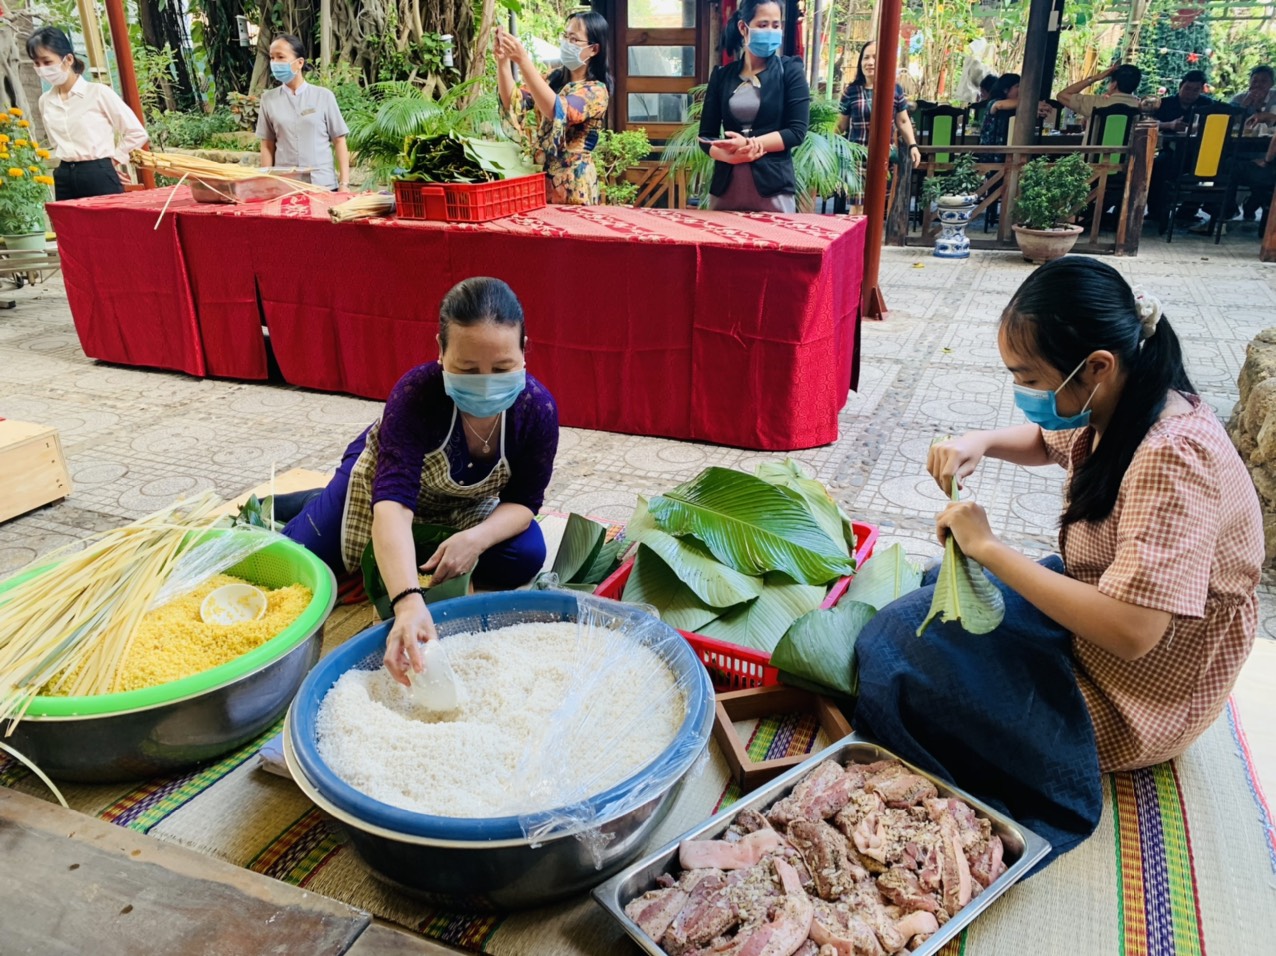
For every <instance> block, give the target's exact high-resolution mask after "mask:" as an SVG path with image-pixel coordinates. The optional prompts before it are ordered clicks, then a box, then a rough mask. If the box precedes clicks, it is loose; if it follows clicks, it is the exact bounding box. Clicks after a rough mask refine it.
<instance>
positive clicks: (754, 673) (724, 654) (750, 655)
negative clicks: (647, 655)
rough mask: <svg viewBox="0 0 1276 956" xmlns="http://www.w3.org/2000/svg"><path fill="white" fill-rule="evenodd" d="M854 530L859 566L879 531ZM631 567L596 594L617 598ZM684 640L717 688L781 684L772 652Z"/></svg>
mask: <svg viewBox="0 0 1276 956" xmlns="http://www.w3.org/2000/svg"><path fill="white" fill-rule="evenodd" d="M851 528H852V530H854V532H855V567H856V568H857V569H858V568H862V567H864V563H865V562H866V561H867V560H868V559H869V558H871V557H872V556H873V548H875V547H876V546H877V535H878V530H877V528H876V527H875V526H874V525H871V524H862V523H861V522H859V521H853V522H851ZM633 569H634V562H633V559H632V558H630V559H629V560H628V561H626V562H625V563H624V564H622V565H621V566H620V567H619V568H617V569H616V572H615V573H614V574H613V575H612V576H611V577H609V578H608V579H607V580H606V581H604V582H603V583H602V584H600V585H598V588H597V589H596V590H595V591H594V593H595V594H596V595H598V596H599V597H605V598H611V599H613V600H616V601H619V600H620V598H621V595H622V594H623V593H624V591H625V584H626V583H627V582H628V581H629V574H630V572H632V571H633ZM850 586H851V579H850V578H841V579H839V580H838V582H837V583H836V584H834V585H833V587H832V588H831V589H830V590H829V593H828V595H827V596H826V597H825V598H824V603H823V604H821V605H820V607H822V608H830V607H833V606H834V605H836V604H837V602H838V601H840V600H841V599H842V595H844V594H845V593H846V589H847V588H848V587H850ZM678 633H679V634H681V635H682V636H683V637H684V638H686V639H687V643H688V644H690V645H691V646H692V648H694V649H695V652H696V653H697V654H698V655H699V656H700V660H701V662H702V663H703V664H704V666H705V667H706V668H707V669H708V671H709V676H710V677H711V678H713V686H714V687H715V688H717V689H718V690H744V689H746V688H749V687H773V686H774V685H776V684H778V683H780V671H779V669H778V668H775V667H772V666H771V655H770V654H768V653H767V652H766V651H759V650H756V649H754V648H752V647H741V646H740V645H739V644H730V643H728V642H726V641H719V640H715V639H714V638H712V637H704V636H702V635H700V634H694V633H692V632H691V631H679V632H678Z"/></svg>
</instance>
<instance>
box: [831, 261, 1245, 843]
mask: <svg viewBox="0 0 1276 956" xmlns="http://www.w3.org/2000/svg"><path fill="white" fill-rule="evenodd" d="M998 344H999V346H1000V349H1001V356H1002V359H1003V360H1004V361H1005V364H1006V366H1007V368H1008V369H1009V370H1010V373H1011V375H1012V377H1013V380H1014V386H1013V387H1014V393H1015V404H1016V405H1018V407H1019V408H1020V409H1021V410H1022V411H1023V413H1024V415H1025V416H1026V417H1027V419H1028V422H1027V424H1023V425H1016V426H1013V427H1010V428H1002V429H998V430H996V431H983V432H971V433H969V434H966V435H963V436H961V437H960V438H957V439H954V440H950V441H945V442H942V443H939V444H936V445H935V446H933V447H932V448H931V450H930V454H929V461H928V463H927V466H928V469H929V471H930V473H931V475H933V476H934V478H935V480H936V481H937V482H938V483H939V485H940V487H941V488H943V489H944V492H945V493H946V494H948V493H950V492H951V488H952V483H953V482H956V483H957V485H958V486H959V487H964V486H965V484H966V482H967V480H968V479H970V477H971V476H972V475H973V474H975V472H976V469H977V468H978V466H979V464H980V462H981V461H982V460H983V459H985V458H997V459H1001V460H1002V461H1008V462H1011V463H1013V464H1017V465H1023V466H1025V467H1040V466H1046V465H1050V464H1055V465H1059V466H1061V467H1063V468H1064V469H1066V470H1067V473H1068V478H1067V485H1066V492H1065V501H1064V507H1063V515H1062V518H1061V519H1060V534H1059V550H1060V552H1061V554H1059V555H1051V556H1050V557H1047V558H1044V559H1042V560H1041V561H1034V560H1033V559H1032V558H1029V557H1028V556H1026V555H1024V554H1022V553H1020V552H1019V551H1016V550H1015V549H1014V548H1012V547H1010V546H1009V545H1007V544H1005V543H1004V542H1002V541H1001V540H999V539H998V537H997V536H996V534H994V532H993V530H992V528H991V527H990V524H989V520H988V515H987V514H986V513H985V511H984V508H983V507H981V506H980V505H979V504H978V503H977V501H976V500H975V499H976V498H977V497H979V495H978V491H980V490H984V489H986V487H987V486H986V485H983V484H980V485H979V487H978V488H977V489H974V490H975V492H976V493H975V494H974V496H971V497H967V498H966V500H961V501H958V502H954V503H953V504H951V505H949V506H948V507H947V508H946V509H945V510H944V511H943V513H942V514H940V515H939V517H938V520H937V527H938V531H939V537H940V540H941V541H943V540H946V539H947V538H948V536H949V535H951V536H952V537H953V538H954V539H955V541H956V543H957V544H958V545H959V546H960V547H961V550H962V551H963V552H964V554H965V555H966V556H967V557H968V558H971V559H973V560H974V561H976V562H978V563H979V564H980V565H982V566H983V568H984V569H985V571H986V572H987V573H988V575H989V577H990V578H991V580H992V583H993V585H994V586H996V587H997V588H998V590H999V592H1000V595H1001V598H1002V600H1003V602H1004V604H1005V615H1004V618H1003V619H1002V622H1001V624H999V625H998V626H997V627H996V628H994V629H993V630H992V631H991V632H989V633H985V634H972V633H969V632H968V631H966V630H964V629H963V626H962V622H961V621H959V620H954V621H950V622H943V621H938V620H936V621H932V622H931V623H930V624H929V626H928V627H926V628H925V630H924V631H922V632H921V633H919V632H918V626H919V625H920V624H921V623H922V621H923V620H924V619H925V618H926V617H927V614H928V611H929V609H930V606H931V602H932V599H933V596H934V594H935V590H936V581H937V576H938V575H937V571H938V569H932V570H931V571H930V572H928V574H927V577H925V578H923V581H922V584H923V586H922V587H921V588H920V589H918V590H915V591H913V592H912V593H910V594H906V595H905V596H904V597H902V598H900V599H899V600H897V601H895V602H894V603H893V604H890V605H888V606H886V607H885V608H883V609H882V610H881V611H880V612H879V613H878V614H877V615H876V616H875V617H874V618H873V619H872V620H870V621H869V623H868V624H867V625H866V626H865V628H864V629H863V631H862V632H861V633H860V635H859V637H858V640H857V642H856V644H855V651H856V660H857V676H858V681H859V695H858V698H857V701H856V704H855V709H854V714H853V719H852V723H853V725H854V726H855V729H856V730H857V731H858V732H860V733H863V734H865V735H867V736H868V737H869V738H871V739H873V740H876V741H877V742H879V743H881V744H882V745H883V746H885V747H886V748H887V749H889V750H891V751H893V752H895V753H897V754H899V755H900V756H903V757H904V758H905V759H908V760H910V761H911V762H912V763H914V764H916V765H918V766H920V767H922V768H923V769H925V770H929V771H930V772H932V773H936V774H939V775H941V776H944V777H946V778H948V779H950V780H953V781H954V782H955V783H957V784H958V785H959V786H962V787H965V788H966V789H968V790H970V791H972V792H973V793H975V794H976V795H977V796H980V797H982V798H984V799H985V800H987V801H989V802H991V803H993V804H994V805H997V806H999V807H1001V808H1002V809H1005V810H1006V811H1007V812H1009V813H1010V814H1011V816H1013V817H1015V818H1016V819H1018V820H1019V821H1020V822H1022V823H1024V824H1025V825H1027V826H1029V827H1031V828H1032V829H1033V830H1035V831H1036V832H1037V833H1038V834H1040V835H1042V836H1044V837H1045V838H1046V839H1047V840H1048V841H1049V842H1050V843H1051V845H1052V847H1053V848H1054V849H1053V854H1052V855H1057V854H1058V853H1063V852H1066V851H1067V850H1069V849H1071V848H1072V847H1074V846H1076V845H1077V844H1078V843H1079V842H1081V841H1082V840H1084V839H1086V838H1087V837H1088V836H1089V835H1090V834H1091V833H1092V832H1093V831H1094V829H1095V827H1096V826H1097V825H1098V822H1099V819H1100V816H1101V814H1102V810H1103V787H1102V779H1101V771H1112V770H1128V769H1134V768H1138V767H1145V766H1148V765H1150V764H1154V763H1158V762H1160V761H1163V760H1168V759H1170V758H1172V757H1176V756H1178V755H1179V754H1181V753H1183V751H1184V750H1186V749H1187V748H1188V746H1189V745H1190V744H1191V743H1192V742H1193V741H1194V740H1196V739H1197V738H1198V737H1199V736H1200V735H1201V734H1202V733H1204V732H1205V730H1206V728H1208V727H1209V726H1210V724H1211V723H1213V722H1214V721H1215V720H1216V719H1217V718H1218V716H1219V714H1220V713H1221V712H1222V710H1223V707H1224V705H1225V704H1226V701H1227V696H1228V694H1229V693H1230V691H1231V688H1232V686H1233V684H1234V683H1235V681H1236V677H1237V674H1238V673H1239V671H1240V668H1241V665H1242V664H1243V663H1244V661H1245V658H1246V656H1247V655H1248V653H1249V649H1250V647H1251V645H1252V644H1253V641H1254V636H1255V632H1256V629H1257V626H1258V600H1257V587H1258V581H1259V571H1260V567H1261V565H1262V562H1263V552H1264V540H1263V522H1262V515H1261V512H1260V510H1259V504H1258V498H1257V495H1256V494H1255V492H1254V487H1253V485H1252V484H1251V482H1250V478H1249V474H1248V472H1247V471H1246V468H1245V465H1244V463H1243V462H1242V461H1241V459H1240V456H1239V455H1238V454H1237V452H1236V449H1235V448H1234V447H1233V446H1232V443H1231V441H1230V439H1229V438H1228V436H1227V433H1226V432H1225V431H1224V430H1223V426H1222V425H1221V424H1220V423H1219V421H1218V419H1217V418H1216V417H1215V415H1214V412H1213V410H1212V409H1211V408H1210V407H1209V406H1208V405H1207V404H1205V403H1204V402H1203V401H1202V400H1201V398H1200V396H1199V395H1197V394H1196V390H1195V389H1194V388H1193V387H1192V383H1191V382H1190V381H1189V379H1188V376H1187V373H1186V371H1185V370H1184V367H1183V355H1182V350H1181V348H1180V344H1179V339H1178V337H1177V336H1176V335H1175V334H1174V330H1173V329H1172V328H1171V327H1170V323H1169V321H1168V320H1167V319H1165V318H1164V317H1163V316H1162V315H1161V307H1160V305H1159V304H1158V303H1157V302H1156V301H1155V299H1154V298H1152V297H1151V296H1149V295H1143V294H1139V293H1136V292H1135V291H1134V290H1132V289H1131V288H1130V286H1128V285H1127V284H1126V282H1125V280H1124V279H1123V278H1121V276H1120V274H1119V273H1118V272H1117V271H1116V270H1115V269H1113V268H1112V267H1111V266H1109V265H1107V264H1105V263H1103V262H1100V261H1099V260H1097V259H1089V258H1084V257H1081V256H1068V257H1065V258H1063V259H1059V260H1056V261H1055V262H1052V263H1049V264H1047V265H1044V266H1042V267H1041V268H1039V269H1037V270H1036V271H1035V272H1034V273H1033V274H1032V275H1031V276H1030V277H1029V278H1028V280H1027V281H1026V282H1024V283H1023V285H1022V286H1020V288H1019V291H1018V292H1016V293H1015V295H1014V298H1013V299H1012V300H1011V302H1010V305H1009V306H1008V307H1007V308H1006V310H1005V312H1004V313H1003V315H1002V318H1001V326H1000V330H999V334H998ZM970 490H971V489H967V491H970Z"/></svg>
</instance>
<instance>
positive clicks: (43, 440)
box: [0, 419, 71, 521]
mask: <svg viewBox="0 0 1276 956" xmlns="http://www.w3.org/2000/svg"><path fill="white" fill-rule="evenodd" d="M70 493H71V476H70V474H69V473H68V472H67V469H66V459H65V458H63V457H62V442H61V441H59V440H58V431H57V429H56V428H50V427H48V426H47V425H34V424H31V423H30V422H14V421H9V420H7V419H0V521H8V520H9V519H10V518H16V517H17V516H18V515H21V514H26V513H27V512H28V511H33V510H34V509H36V508H39V507H41V506H42V505H47V504H49V503H50V502H52V501H60V500H61V499H63V498H65V497H66V496H67V495H69V494H70Z"/></svg>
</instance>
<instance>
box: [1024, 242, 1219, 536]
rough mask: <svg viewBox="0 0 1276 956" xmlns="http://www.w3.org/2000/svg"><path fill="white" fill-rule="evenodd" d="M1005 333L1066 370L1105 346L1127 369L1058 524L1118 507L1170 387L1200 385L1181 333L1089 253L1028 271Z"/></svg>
mask: <svg viewBox="0 0 1276 956" xmlns="http://www.w3.org/2000/svg"><path fill="white" fill-rule="evenodd" d="M1001 333H1002V335H1003V336H1005V338H1006V341H1007V343H1008V344H1009V345H1010V346H1011V347H1012V348H1014V349H1015V350H1016V351H1017V352H1020V353H1022V354H1026V355H1036V356H1038V357H1039V358H1040V359H1041V360H1042V361H1043V362H1047V363H1049V364H1050V365H1051V366H1053V367H1054V368H1055V369H1057V370H1058V371H1059V373H1060V375H1063V376H1066V375H1069V374H1070V373H1071V372H1073V371H1074V370H1075V369H1076V368H1077V366H1079V365H1081V363H1082V362H1084V361H1085V360H1086V358H1087V356H1089V355H1091V354H1092V353H1094V352H1096V351H1101V350H1102V351H1107V352H1111V353H1112V354H1113V355H1114V356H1115V357H1116V359H1117V362H1118V364H1119V366H1120V368H1121V369H1123V370H1124V371H1125V373H1126V380H1125V387H1124V388H1123V389H1122V391H1121V397H1120V399H1119V400H1118V401H1117V405H1116V408H1115V409H1114V410H1113V413H1112V419H1111V421H1109V422H1108V424H1107V428H1106V429H1105V430H1104V432H1103V441H1101V442H1099V445H1098V447H1097V448H1095V450H1094V451H1093V452H1092V453H1091V454H1090V455H1089V456H1087V457H1086V459H1085V461H1083V462H1082V464H1081V465H1080V466H1079V467H1078V468H1077V469H1076V471H1075V472H1074V473H1073V475H1072V482H1071V484H1070V485H1069V488H1068V504H1067V509H1066V510H1065V511H1064V513H1063V518H1062V519H1061V522H1060V523H1061V524H1062V525H1064V526H1065V527H1066V526H1067V525H1070V524H1073V523H1075V522H1078V521H1092V522H1097V521H1103V520H1104V519H1105V518H1107V517H1108V516H1109V515H1110V514H1112V509H1113V508H1114V507H1115V506H1116V501H1117V496H1118V495H1119V494H1120V492H1121V482H1122V481H1123V480H1124V478H1125V473H1126V471H1127V469H1129V467H1130V462H1131V461H1133V460H1134V453H1135V452H1136V451H1137V450H1138V448H1139V445H1141V444H1142V443H1143V439H1145V438H1146V437H1147V435H1148V432H1149V431H1151V429H1152V426H1153V425H1155V424H1156V422H1157V419H1159V418H1160V416H1161V413H1162V412H1163V411H1164V410H1165V399H1166V396H1167V395H1168V393H1169V392H1170V391H1171V390H1172V389H1173V390H1177V391H1180V392H1187V393H1192V394H1194V393H1195V392H1196V389H1195V388H1194V387H1193V386H1192V382H1191V381H1190V380H1189V379H1188V376H1187V370H1186V369H1185V368H1184V367H1183V350H1182V346H1181V345H1180V344H1179V338H1178V336H1177V335H1176V334H1175V332H1174V329H1172V328H1171V327H1170V323H1169V322H1168V321H1167V320H1166V319H1164V318H1161V319H1160V320H1159V321H1155V319H1153V320H1152V321H1150V322H1147V323H1145V322H1144V320H1143V318H1142V317H1141V315H1140V309H1139V304H1138V303H1137V302H1136V301H1135V297H1134V292H1133V290H1132V289H1131V288H1130V286H1129V285H1128V284H1127V283H1126V281H1125V279H1123V278H1122V277H1121V274H1120V273H1119V272H1117V271H1116V270H1115V269H1113V268H1112V267H1111V266H1110V265H1108V264H1107V263H1104V262H1100V261H1099V260H1098V259H1090V258H1087V257H1084V256H1065V257H1064V258H1062V259H1056V260H1055V261H1054V262H1049V263H1047V264H1046V265H1044V266H1041V267H1040V268H1039V269H1037V271H1036V272H1034V273H1033V274H1032V275H1031V276H1029V277H1028V279H1027V280H1025V281H1024V283H1023V285H1021V286H1020V287H1019V291H1017V292H1016V293H1015V295H1014V298H1013V299H1011V301H1010V305H1009V306H1007V307H1006V311H1005V312H1004V313H1003V314H1002V317H1001ZM1065 387H1066V388H1067V389H1069V390H1076V391H1075V393H1076V394H1078V395H1079V394H1080V393H1081V392H1082V391H1083V390H1084V388H1085V386H1083V385H1081V384H1080V383H1079V382H1078V381H1077V380H1075V379H1074V380H1073V381H1072V382H1069V383H1068V385H1067V386H1065ZM1082 440H1084V439H1082Z"/></svg>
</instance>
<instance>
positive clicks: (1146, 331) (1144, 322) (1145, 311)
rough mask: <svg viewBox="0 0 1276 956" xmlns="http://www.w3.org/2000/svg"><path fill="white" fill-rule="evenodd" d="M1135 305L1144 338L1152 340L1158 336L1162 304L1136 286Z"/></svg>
mask: <svg viewBox="0 0 1276 956" xmlns="http://www.w3.org/2000/svg"><path fill="white" fill-rule="evenodd" d="M1134 305H1135V308H1137V309H1138V310H1139V325H1141V326H1142V327H1143V336H1142V337H1143V338H1145V339H1150V338H1151V337H1152V336H1154V335H1156V326H1157V323H1158V322H1160V321H1161V302H1160V300H1159V299H1157V297H1156V296H1154V295H1152V293H1150V292H1145V291H1144V290H1143V289H1140V288H1139V287H1138V286H1135V288H1134Z"/></svg>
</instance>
